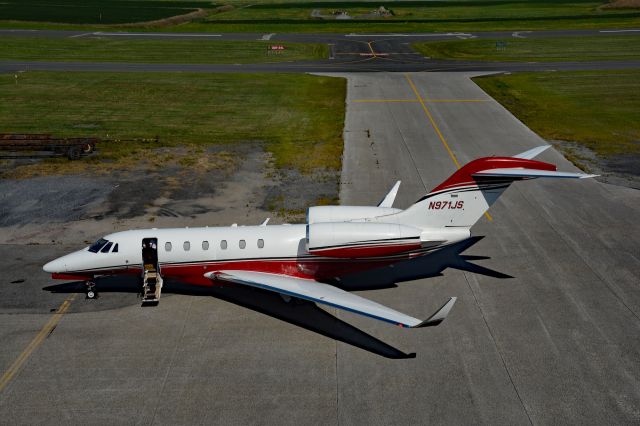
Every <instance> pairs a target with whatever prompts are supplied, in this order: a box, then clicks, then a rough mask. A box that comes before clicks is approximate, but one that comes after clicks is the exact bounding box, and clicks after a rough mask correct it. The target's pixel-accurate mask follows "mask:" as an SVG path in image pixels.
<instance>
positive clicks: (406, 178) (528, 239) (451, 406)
mask: <svg viewBox="0 0 640 426" xmlns="http://www.w3.org/2000/svg"><path fill="white" fill-rule="evenodd" d="M336 75H337V76H341V77H346V78H347V79H348V98H347V117H346V124H345V131H344V135H345V152H344V160H343V173H342V183H341V193H340V198H341V203H342V204H346V205H348V204H367V205H371V204H375V203H377V202H378V201H379V200H380V198H381V197H382V196H383V195H384V194H385V193H386V191H387V190H388V189H389V188H390V187H391V186H392V185H393V183H394V182H395V181H396V180H398V179H400V180H402V182H403V183H402V186H401V188H400V192H399V194H398V198H397V201H396V206H398V207H401V208H403V207H406V206H408V205H410V204H411V203H412V202H413V201H415V200H416V199H417V198H419V197H420V196H421V195H423V194H424V193H425V192H426V191H428V190H429V189H431V188H432V187H434V186H436V185H437V184H438V183H440V182H441V181H442V180H444V179H445V178H446V177H448V176H449V175H450V174H452V173H453V172H454V171H455V170H456V162H457V163H459V164H464V163H465V162H467V161H470V160H472V159H474V158H476V157H480V156H486V155H512V154H516V153H518V152H521V151H524V150H526V149H529V148H532V147H534V146H538V145H541V144H544V143H545V142H544V141H542V140H541V139H540V138H539V137H538V136H537V135H535V134H534V133H533V132H532V131H530V130H529V129H528V128H526V127H525V126H524V125H523V124H522V123H521V122H519V121H518V120H517V119H516V118H515V117H513V116H512V115H511V114H510V113H509V112H508V111H506V110H505V109H504V108H502V107H501V106H500V105H499V104H498V103H497V102H495V101H493V100H492V99H491V98H489V97H488V96H487V95H486V94H485V93H484V92H482V90H480V89H479V88H478V87H477V86H476V85H475V84H474V83H473V82H472V81H471V80H470V79H469V77H470V76H471V75H472V74H471V73H464V72H458V73H435V72H434V73H408V74H405V73H384V72H381V73H380V72H379V73H349V74H336ZM447 148H448V149H447ZM449 151H450V152H449ZM540 159H541V160H543V161H549V162H553V163H555V164H558V166H559V169H561V170H575V168H574V167H573V166H572V165H571V163H569V162H568V161H567V160H565V159H564V158H563V157H562V156H561V155H560V154H559V153H558V152H556V151H554V150H552V149H551V150H549V151H547V152H545V153H544V154H543V155H542V156H541V157H540ZM489 213H490V217H491V220H489V218H483V219H482V220H481V221H480V222H479V223H478V224H477V225H476V226H475V227H474V228H473V234H474V235H475V236H478V237H482V236H484V238H482V239H476V240H473V241H472V242H470V243H469V247H468V248H467V249H466V251H465V250H464V248H465V247H461V248H460V250H459V252H456V253H447V254H446V255H442V256H433V257H427V258H425V259H424V260H422V261H421V263H418V264H417V266H416V265H415V264H414V265H413V266H411V267H410V266H400V267H398V268H395V269H394V270H390V269H386V270H384V271H378V272H376V273H372V274H365V275H364V276H360V277H359V279H358V280H355V281H353V282H352V283H351V284H352V285H353V286H354V287H353V288H354V289H356V288H358V286H361V287H360V288H362V287H363V286H369V287H370V288H376V287H380V289H377V290H368V291H362V292H361V293H359V294H361V295H363V296H365V297H367V298H370V299H372V300H375V301H378V302H380V303H384V304H385V305H388V306H391V307H393V308H395V309H398V310H400V311H403V312H406V313H408V314H411V315H415V316H418V317H420V316H423V315H425V314H428V313H430V312H432V311H434V310H435V309H436V308H437V307H439V306H440V305H441V304H442V302H443V301H445V300H446V299H447V297H449V296H458V297H459V301H458V303H457V304H456V306H455V307H454V309H453V311H452V312H451V314H450V316H449V318H448V319H447V320H446V321H445V322H444V323H443V324H442V325H440V326H438V327H436V328H431V329H418V330H411V329H400V328H396V327H392V326H389V325H388V324H384V323H378V322H376V321H373V320H371V319H367V318H362V317H358V316H356V315H352V314H349V313H344V312H336V311H335V310H333V309H330V310H328V311H324V310H322V309H320V308H316V307H315V306H314V305H310V304H300V305H290V304H285V303H284V302H283V301H282V300H281V299H280V298H279V297H278V296H275V295H272V294H268V293H265V292H261V291H256V290H242V289H241V290H234V289H231V288H226V289H221V290H218V291H215V292H207V291H201V290H200V291H197V290H195V289H191V290H188V291H185V290H182V291H181V292H182V293H184V294H179V295H171V294H167V295H165V296H163V299H162V301H161V303H160V305H159V307H157V308H154V309H141V308H140V307H139V306H138V301H137V300H136V298H135V295H134V294H126V293H125V294H117V295H116V294H109V293H104V295H103V298H101V299H99V300H98V301H93V302H89V301H85V300H83V298H82V297H83V296H82V295H81V294H79V295H77V296H75V294H76V293H74V291H76V290H77V289H74V288H73V287H67V288H58V291H60V293H49V292H48V291H42V288H43V287H45V286H48V285H51V284H52V281H51V280H50V279H49V278H48V277H47V275H46V274H44V273H43V272H42V271H41V269H40V268H41V265H42V264H43V263H44V262H45V260H48V259H51V258H53V257H56V256H59V255H61V254H63V253H64V252H66V251H68V250H70V249H71V248H72V247H66V246H60V245H48V244H45V243H46V241H43V244H41V245H32V246H19V245H5V246H1V247H0V254H1V255H0V267H1V269H2V271H3V272H4V278H3V285H2V286H0V292H1V293H0V296H1V297H0V316H1V317H2V321H0V340H1V341H2V342H3V350H2V351H1V352H0V371H1V372H3V374H4V376H2V378H1V379H0V386H2V388H1V389H0V412H1V413H2V414H3V416H2V419H3V422H7V423H9V424H33V423H42V424H56V423H60V422H61V421H64V422H66V423H72V424H104V423H144V424H193V423H197V424H211V423H220V424H246V423H257V424H273V423H276V424H300V423H304V424H374V425H386V424H433V423H437V424H442V423H453V424H480V423H482V424H510V425H513V424H632V423H638V422H639V421H640V410H638V407H640V364H639V363H638V359H640V358H639V356H640V340H639V339H637V336H638V332H639V331H640V287H639V286H638V277H640V256H639V255H638V254H639V253H640V244H639V241H640V228H639V227H638V226H637V223H636V218H637V217H639V215H640V193H638V191H636V190H632V189H628V188H624V187H617V186H612V185H607V184H602V183H599V182H597V181H595V180H582V181H571V182H569V181H561V182H558V181H553V182H550V181H541V180H536V181H529V182H519V183H515V184H514V185H513V186H512V187H511V188H510V189H509V190H508V191H507V192H506V193H505V194H504V195H503V196H502V197H501V198H500V200H499V201H498V203H497V204H496V205H495V206H494V207H493V208H492V209H491V210H490V212H489ZM464 256H467V257H464ZM473 265H476V267H474V266H473ZM483 268H489V269H490V270H493V272H491V271H490V270H489V269H483ZM416 270H418V271H419V272H420V274H421V276H422V277H423V278H420V279H415V278H416V277H415V273H416ZM470 271H475V272H470ZM412 274H414V275H412ZM505 276H511V277H512V278H504V277H505ZM389 277H395V278H396V279H398V280H399V282H398V284H397V287H396V288H383V287H385V286H384V284H385V283H384V282H383V281H385V280H387V279H388V278H389ZM499 277H503V278H499ZM20 279H26V281H25V282H15V283H12V282H11V281H19V280H20ZM347 282H348V280H347ZM168 290H169V293H170V292H171V288H169V289H168ZM173 290H175V291H176V292H177V291H178V289H175V288H174V289H173ZM194 295H198V296H199V297H194ZM207 296H215V297H207ZM226 300H228V301H226ZM229 301H231V303H230V302H229ZM238 305H243V306H245V307H243V306H238ZM246 306H249V307H250V308H247V307H246ZM50 309H54V310H56V309H57V310H58V311H57V312H58V313H52V312H50ZM327 312H328V313H327ZM329 314H332V315H336V316H337V318H338V319H337V320H336V319H333V318H332V317H331V316H330V315H329ZM352 326H354V327H355V328H354V327H352ZM360 330H361V331H360ZM326 336H328V337H326ZM30 348H31V349H30ZM29 350H30V352H28V351H29ZM27 352H28V353H27ZM411 352H413V353H415V358H408V359H403V358H406V356H405V355H407V354H409V353H411ZM25 353H26V357H25ZM20 359H23V361H22V364H20V365H19V366H18V367H17V368H16V367H15V365H16V362H17V360H20ZM6 371H9V372H12V374H13V376H12V377H10V380H8V381H6V373H5V372H6Z"/></svg>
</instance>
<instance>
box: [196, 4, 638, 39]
mask: <svg viewBox="0 0 640 426" xmlns="http://www.w3.org/2000/svg"><path fill="white" fill-rule="evenodd" d="M605 3H606V2H603V1H593V0H559V1H552V0H529V1H522V0H475V1H474V0H470V1H469V0H467V1H464V0H463V1H392V2H382V3H381V2H371V1H364V2H358V1H349V2H340V1H338V2H335V1H334V2H283V3H271V2H265V3H262V4H255V2H251V3H250V4H249V3H248V2H247V3H240V2H238V3H236V6H237V7H236V8H235V9H233V10H229V11H226V12H224V13H216V14H211V15H210V16H209V17H208V18H207V19H206V20H205V22H206V23H209V24H210V25H215V26H216V28H218V30H220V31H225V30H227V31H241V30H245V31H246V30H247V28H248V27H247V26H248V25H251V26H252V27H253V28H256V27H257V28H260V31H263V30H264V31H269V30H273V31H275V29H276V28H277V27H278V26H281V27H282V28H286V29H287V30H289V31H305V28H306V31H337V32H341V31H393V32H409V31H452V30H453V31H458V30H461V31H466V30H491V29H503V30H504V29H507V30H508V29H520V30H527V29H553V28H589V27H622V26H633V25H639V24H640V10H633V9H631V10H630V9H601V8H600V6H602V5H603V4H605ZM381 5H384V6H385V7H387V8H388V9H391V10H392V11H393V13H394V16H392V17H388V18H381V19H376V20H359V19H357V17H358V16H359V15H361V14H364V13H368V12H371V11H373V10H374V9H377V8H378V7H379V6H381ZM314 9H317V10H319V11H320V12H321V14H323V15H326V14H330V13H331V12H332V11H338V10H339V11H346V12H348V13H349V14H350V15H351V16H352V17H354V18H356V19H354V20H346V21H334V20H320V19H318V18H313V17H312V16H311V12H312V11H313V10H314ZM200 27H201V28H205V26H204V25H200Z"/></svg>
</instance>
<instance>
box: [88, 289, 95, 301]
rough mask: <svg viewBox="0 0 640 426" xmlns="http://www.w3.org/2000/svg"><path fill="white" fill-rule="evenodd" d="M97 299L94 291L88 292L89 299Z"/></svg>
mask: <svg viewBox="0 0 640 426" xmlns="http://www.w3.org/2000/svg"><path fill="white" fill-rule="evenodd" d="M95 298H96V292H95V291H93V290H89V291H87V299H95Z"/></svg>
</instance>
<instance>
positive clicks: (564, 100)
mask: <svg viewBox="0 0 640 426" xmlns="http://www.w3.org/2000/svg"><path fill="white" fill-rule="evenodd" d="M474 81H475V82H476V83H477V84H478V85H479V86H480V87H481V88H482V89H483V90H484V91H486V92H487V93H488V94H489V95H491V96H492V97H493V98H495V99H496V100H497V101H498V102H500V103H501V104H502V105H503V106H505V107H506V108H507V109H508V110H509V111H511V112H512V113H513V114H514V115H515V116H516V117H518V118H519V119H520V120H522V122H524V123H525V124H526V125H527V126H528V127H529V128H531V129H532V130H533V131H534V132H536V133H537V134H539V135H540V136H541V137H543V138H545V139H548V140H552V139H553V140H564V141H573V142H578V143H580V144H583V145H586V146H587V147H588V148H590V149H591V150H593V151H595V152H596V153H597V154H599V155H602V156H607V155H613V154H626V153H640V70H629V71H584V72H573V71H572V72H553V73H518V74H513V75H499V76H493V77H480V78H476V79H474Z"/></svg>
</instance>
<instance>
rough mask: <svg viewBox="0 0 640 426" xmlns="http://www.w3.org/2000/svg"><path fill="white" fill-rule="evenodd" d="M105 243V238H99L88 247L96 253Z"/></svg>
mask: <svg viewBox="0 0 640 426" xmlns="http://www.w3.org/2000/svg"><path fill="white" fill-rule="evenodd" d="M105 244H107V240H105V239H104V238H100V239H99V240H98V241H96V242H95V243H93V244H91V247H89V251H90V252H92V253H97V252H98V251H100V249H101V248H102V247H104V245H105Z"/></svg>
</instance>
